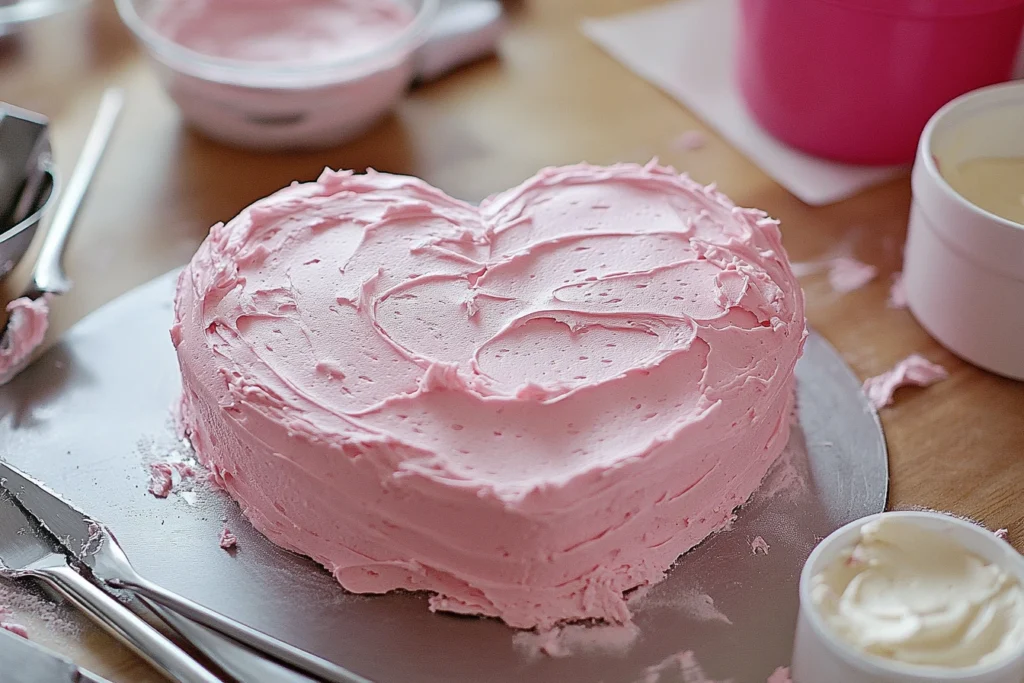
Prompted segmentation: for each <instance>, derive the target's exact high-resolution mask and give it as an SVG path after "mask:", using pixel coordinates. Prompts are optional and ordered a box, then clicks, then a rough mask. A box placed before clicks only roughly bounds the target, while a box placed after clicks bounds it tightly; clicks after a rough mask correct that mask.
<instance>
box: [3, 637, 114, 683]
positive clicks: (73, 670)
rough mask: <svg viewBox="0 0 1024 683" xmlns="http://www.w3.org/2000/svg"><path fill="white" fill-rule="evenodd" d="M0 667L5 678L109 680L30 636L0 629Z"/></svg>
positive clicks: (76, 682)
mask: <svg viewBox="0 0 1024 683" xmlns="http://www.w3.org/2000/svg"><path fill="white" fill-rule="evenodd" d="M0 671H2V672H3V676H4V678H5V680H10V681H25V682H31V681H46V682H47V683H110V681H108V680H107V679H105V678H100V677H99V676H97V675H96V674H94V673H90V672H88V671H84V670H82V669H79V668H78V667H77V666H75V664H74V663H72V662H69V661H68V660H66V659H64V658H63V657H58V656H57V655H55V654H54V653H52V652H50V651H49V650H47V649H45V648H43V647H41V646H39V645H36V644H35V643H33V642H32V641H30V640H27V639H25V638H22V637H20V636H16V635H14V634H13V633H8V632H7V631H4V630H2V629H0Z"/></svg>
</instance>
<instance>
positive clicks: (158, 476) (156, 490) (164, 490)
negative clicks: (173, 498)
mask: <svg viewBox="0 0 1024 683" xmlns="http://www.w3.org/2000/svg"><path fill="white" fill-rule="evenodd" d="M173 488H174V470H173V469H172V468H171V466H170V465H169V464H168V463H166V462H155V463H153V464H152V465H150V466H149V492H150V493H152V494H153V495H154V496H156V497H157V498H166V497H167V496H169V495H170V493H171V489H173Z"/></svg>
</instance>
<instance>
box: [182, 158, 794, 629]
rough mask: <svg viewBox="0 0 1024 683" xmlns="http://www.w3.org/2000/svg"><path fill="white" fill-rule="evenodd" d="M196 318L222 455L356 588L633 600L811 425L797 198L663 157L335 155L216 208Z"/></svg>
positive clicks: (194, 332) (540, 614) (242, 485)
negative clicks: (705, 180) (785, 217)
mask: <svg viewBox="0 0 1024 683" xmlns="http://www.w3.org/2000/svg"><path fill="white" fill-rule="evenodd" d="M175 310H176V322H175V324H174V326H173V328H172V330H171V336H172V339H173V341H174V344H175V346H176V348H177V352H178V357H179V361H180V364H181V371H182V377H183V383H184V396H183V401H182V417H183V422H184V424H185V426H186V429H187V431H188V433H189V435H190V437H191V439H192V442H193V445H194V446H195V447H196V450H197V451H198V453H199V456H200V457H201V458H202V460H203V461H204V462H205V463H207V464H208V465H209V466H210V467H211V468H212V470H213V472H214V473H215V476H217V477H219V478H220V480H221V481H222V482H223V484H224V486H225V487H226V488H227V490H228V491H229V492H230V493H231V494H232V495H233V496H234V497H235V498H236V499H238V500H239V502H240V503H241V504H242V507H243V509H244V511H245V513H246V514H247V515H248V516H249V518H250V519H251V520H252V521H253V523H254V524H255V525H256V526H257V528H259V529H260V530H261V531H262V532H263V533H265V534H266V535H267V536H268V537H269V538H271V539H272V540H274V541H275V542H277V543H279V544H280V545H282V546H284V547H286V548H290V549H293V550H296V551H298V552H301V553H304V554H306V555H310V556H311V557H313V558H315V559H316V560H318V561H319V562H321V563H323V564H324V565H325V566H326V567H327V568H328V569H330V570H331V571H332V572H333V573H334V575H335V576H336V577H337V578H338V580H339V581H340V582H341V584H342V585H343V586H344V587H345V588H347V589H349V590H352V591H356V592H374V593H376V592H385V591H389V590H393V589H397V588H406V589H412V590H420V589H422V590H428V591H432V592H433V593H435V595H434V596H433V597H432V599H431V606H432V608H433V609H439V610H446V611H453V612H463V613H472V614H484V615H492V616H497V617H501V618H502V619H504V620H505V621H506V622H507V623H509V624H511V625H513V626H517V627H534V626H550V625H552V624H554V623H556V622H559V621H564V620H573V619H583V618H597V619H604V620H608V621H612V622H623V621H627V620H628V619H629V612H628V609H627V607H626V604H625V602H624V600H623V597H622V594H623V592H624V591H627V590H629V589H631V588H633V587H635V586H639V585H644V584H648V583H653V582H656V581H658V580H660V579H661V578H662V577H663V575H664V573H665V571H666V570H667V569H668V568H669V566H670V565H671V564H672V563H673V562H674V561H675V560H676V558H678V557H679V555H680V554H682V553H684V552H686V551H687V550H689V549H690V548H691V547H693V546H694V545H695V544H697V543H698V542H700V541H701V540H702V539H703V538H705V537H706V536H707V535H708V534H709V533H711V532H713V531H715V530H717V529H720V528H722V527H723V526H725V525H726V524H727V523H728V521H729V520H730V518H731V516H732V511H733V510H734V509H735V508H736V507H737V506H739V505H740V504H742V503H743V502H744V501H745V500H746V499H747V497H748V496H749V495H750V493H751V492H752V491H753V490H754V489H755V488H756V487H757V485H758V484H759V483H760V481H761V479H762V477H763V476H764V474H765V472H766V470H767V469H768V467H769V465H771V464H772V462H773V461H774V460H775V459H776V457H777V456H778V454H779V453H780V451H781V450H782V448H783V446H784V445H785V443H786V441H787V438H788V434H789V415H790V410H791V408H792V403H793V369H794V365H795V364H796V361H797V357H798V356H799V355H800V351H801V348H802V344H803V338H804V309H803V295H802V293H801V290H800V288H799V286H798V284H797V282H796V279H795V278H794V276H793V273H792V271H791V269H790V267H789V262H788V260H787V258H786V255H785V252H784V251H783V249H782V244H781V239H780V234H779V230H778V227H777V225H776V223H775V222H774V221H772V220H770V219H768V218H766V217H765V215H764V214H763V213H761V212H758V211H753V210H748V209H740V208H736V207H734V206H733V204H732V203H731V202H729V200H728V199H726V198H725V197H724V196H723V195H721V194H719V193H718V192H716V191H714V190H713V189H711V188H704V187H703V186H701V185H698V184H696V183H694V182H693V181H691V180H689V179H688V178H686V177H685V176H680V175H678V174H677V173H676V172H675V171H673V170H672V169H668V168H662V167H658V166H656V165H654V164H653V163H652V164H649V165H648V166H638V165H634V164H621V165H616V166H611V167H594V166H587V165H579V166H570V167H565V168H550V169H545V170H543V171H541V172H540V173H538V174H537V175H536V176H534V177H533V178H531V179H529V180H527V181H526V182H525V183H523V184H522V185H520V186H519V187H517V188H515V189H512V190H509V191H507V192H504V193H502V194H499V195H497V196H494V197H491V198H489V199H487V200H485V201H484V202H483V203H482V204H481V206H480V207H479V208H477V207H474V206H471V205H469V204H465V203H463V202H460V201H457V200H454V199H452V198H450V197H448V196H447V195H445V194H444V193H442V192H440V191H439V190H437V189H435V188H433V187H431V186H429V185H427V184H426V183H424V182H422V181H420V180H418V179H415V178H410V177H405V176H395V175H387V174H383V173H373V172H370V173H368V174H366V175H354V174H352V173H349V172H333V171H325V172H324V173H323V175H322V176H321V177H320V178H319V180H318V181H317V182H315V183H309V184H302V185H298V184H296V185H293V186H292V187H290V188H287V189H285V190H282V191H281V192H278V193H277V194H275V195H273V196H271V197H269V198H267V199H264V200H262V201H259V202H257V203H256V204H254V205H253V206H251V207H249V208H248V209H246V210H245V211H243V212H242V213H241V214H240V215H239V216H238V217H237V218H235V219H234V220H232V221H231V222H230V223H228V224H227V225H216V226H214V227H213V229H212V230H211V232H210V236H209V238H208V239H207V240H206V241H205V242H204V243H203V245H202V246H201V247H200V249H199V251H198V253H197V254H196V256H195V257H194V259H193V260H192V263H191V264H190V265H189V266H188V268H186V269H185V271H184V272H183V273H182V276H181V279H180V282H179V285H178V292H177V297H176V307H175Z"/></svg>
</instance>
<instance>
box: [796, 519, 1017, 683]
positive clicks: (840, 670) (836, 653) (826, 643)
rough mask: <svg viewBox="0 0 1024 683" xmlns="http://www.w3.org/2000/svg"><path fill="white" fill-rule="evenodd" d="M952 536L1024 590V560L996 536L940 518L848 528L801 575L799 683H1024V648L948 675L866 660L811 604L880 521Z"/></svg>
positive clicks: (830, 540) (821, 547)
mask: <svg viewBox="0 0 1024 683" xmlns="http://www.w3.org/2000/svg"><path fill="white" fill-rule="evenodd" d="M883 516H884V517H887V518H889V519H898V520H900V521H902V522H908V523H912V524H916V525H919V526H921V527H922V528H924V529H929V530H931V531H937V532H941V533H945V534H949V536H950V537H951V538H953V539H954V540H955V541H956V542H957V543H959V544H961V545H962V546H963V547H965V548H966V549H967V550H969V551H970V552H973V553H975V554H976V555H978V556H980V557H982V558H984V559H985V560H987V561H988V562H991V563H993V564H996V565H998V566H1000V567H1002V568H1003V569H1005V570H1007V571H1008V572H1010V573H1012V574H1013V575H1014V576H1016V577H1017V580H1018V581H1020V582H1021V584H1024V559H1022V558H1021V556H1020V555H1019V554H1017V551H1015V550H1014V549H1013V548H1012V547H1011V546H1010V544H1008V543H1006V542H1005V541H1002V540H1000V539H999V538H997V537H996V535H995V534H993V533H992V532H991V531H988V530H987V529H985V528H983V527H980V526H978V525H976V524H972V523H970V522H967V521H965V520H962V519H957V518H956V517H951V516H949V515H944V514H942V513H939V512H882V513H880V514H877V515H870V516H868V517H864V518H863V519H858V520H857V521H855V522H851V523H850V524H847V525H846V526H844V527H843V528H841V529H839V530H838V531H835V532H833V533H832V534H831V535H829V536H828V538H826V539H825V540H824V541H822V542H821V543H819V544H818V547H817V548H815V549H814V552H812V553H811V556H810V557H809V558H807V562H806V563H805V564H804V568H803V571H802V572H801V574H800V616H799V617H798V621H797V631H796V644H795V646H794V649H793V665H792V671H793V674H792V675H793V681H794V683H935V682H936V681H939V682H941V683H1021V681H1024V646H1022V647H1021V648H1020V650H1019V651H1018V652H1017V653H1015V654H1014V655H1012V656H1010V657H1007V658H1006V659H1003V660H1001V661H998V662H995V663H993V664H986V665H984V666H973V667H965V668H960V669H945V668H937V667H925V666H919V665H911V664H904V663H901V662H893V661H889V660H887V659H882V658H881V657H874V656H871V655H867V654H864V653H863V652H860V651H859V650H857V649H855V648H854V647H852V646H851V645H849V644H848V643H846V642H845V641H843V640H841V639H840V638H839V637H838V636H837V635H836V634H835V633H833V631H832V629H831V628H830V627H829V626H828V624H826V623H825V619H824V618H823V617H822V616H821V614H820V613H819V612H818V610H817V607H816V606H815V604H814V602H813V601H812V600H811V580H812V579H813V578H814V576H816V575H817V574H819V573H820V572H821V571H822V570H824V569H825V568H826V567H827V566H828V565H830V564H831V563H832V562H834V561H835V560H836V559H837V558H838V557H839V556H840V554H841V553H842V552H843V551H845V550H847V549H848V548H850V547H851V546H853V545H854V544H856V542H857V540H858V539H859V538H860V530H861V527H863V526H864V525H865V524H867V523H868V522H872V521H874V520H876V519H879V518H880V517H883Z"/></svg>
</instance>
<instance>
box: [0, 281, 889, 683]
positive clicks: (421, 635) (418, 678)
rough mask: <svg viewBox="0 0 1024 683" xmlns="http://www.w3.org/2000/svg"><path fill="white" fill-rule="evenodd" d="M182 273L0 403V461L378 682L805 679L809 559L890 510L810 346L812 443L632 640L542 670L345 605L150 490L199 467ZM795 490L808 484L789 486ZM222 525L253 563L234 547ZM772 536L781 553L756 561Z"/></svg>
mask: <svg viewBox="0 0 1024 683" xmlns="http://www.w3.org/2000/svg"><path fill="white" fill-rule="evenodd" d="M175 277H176V273H169V274H167V275H165V276H163V277H161V278H158V279H157V280H154V281H153V282H151V283H149V284H147V285H144V286H143V287H140V288H139V289H137V290H135V291H133V292H130V293H128V294H126V295H125V296H123V297H121V298H120V299H118V300H116V301H114V302H112V303H110V304H108V305H107V306H105V307H104V308H102V309H100V310H99V311H97V312H95V313H94V314H92V315H90V316H89V317H87V318H86V319H84V320H83V321H82V322H80V323H79V324H78V325H77V326H76V327H74V328H73V329H72V330H71V331H70V332H69V333H68V334H67V335H66V336H65V337H64V339H63V341H62V342H61V343H60V344H59V345H57V346H56V347H54V348H53V349H51V350H50V351H48V352H47V353H46V354H45V355H43V356H42V357H41V358H40V359H39V360H38V361H36V362H35V363H34V364H33V365H32V366H31V367H30V368H28V369H27V370H26V371H25V372H24V373H23V374H22V375H21V376H20V377H18V378H17V379H16V380H15V381H14V382H12V383H11V384H10V385H8V386H7V387H5V388H3V389H0V457H3V458H5V459H7V460H9V461H10V462H11V463H13V464H14V465H16V466H18V467H20V468H23V469H24V470H26V471H27V472H29V473H31V474H33V475H35V476H37V477H39V478H41V479H42V480H44V481H46V482H47V483H49V484H50V485H51V486H52V487H54V488H55V489H56V490H58V491H60V492H62V493H64V494H65V495H66V496H68V497H69V498H70V499H72V500H73V501H74V502H75V503H77V504H78V505H79V506H81V507H82V508H84V509H85V510H86V511H87V512H88V513H89V514H91V515H94V516H95V517H96V518H98V519H100V520H102V521H104V522H106V523H107V524H108V525H109V526H110V527H111V528H112V529H113V530H114V531H115V533H116V534H117V537H118V539H119V540H120V541H121V544H122V546H123V547H124V549H125V550H126V551H127V552H128V555H129V557H130V558H131V559H132V562H133V563H134V564H135V565H136V567H137V568H138V569H139V570H140V571H141V572H142V573H143V574H144V575H146V576H148V577H149V578H151V579H153V580H155V581H157V582H158V583H161V584H163V585H165V586H167V587H168V588H170V589H172V590H175V591H178V592H180V593H182V594H184V595H186V596H188V597H190V598H192V599H194V600H196V601H198V602H200V603H203V604H205V605H208V606H210V607H212V608H214V609H216V610H220V611H222V612H224V613H226V614H229V615H231V616H233V617H235V618H237V619H239V620H241V621H243V622H245V623H247V624H249V625H250V626H253V627H255V628H257V629H260V630H262V631H266V632H268V633H272V634H274V635H276V636H278V637H280V638H282V639H284V640H286V641H289V642H291V643H294V644H295V645H297V646H299V647H302V648H305V649H308V650H310V651H312V652H315V653H317V654H319V655H321V656H323V657H326V658H327V659H330V660H333V661H335V662H337V663H339V664H341V665H343V666H345V667H348V668H349V669H351V670H353V671H355V672H357V673H359V674H361V675H363V676H366V677H367V678H370V679H372V680H374V681H378V682H379V683H399V682H401V683H425V682H428V681H429V682H441V681H444V682H449V681H473V682H481V683H483V682H493V683H512V682H519V681H531V682H534V683H564V682H566V681H572V682H574V683H577V682H578V683H598V682H601V683H632V682H633V681H638V680H643V679H644V678H645V675H646V671H647V669H648V667H652V666H657V665H658V664H659V663H661V662H663V661H665V660H666V658H669V657H671V656H672V655H674V654H676V653H681V652H686V651H689V652H692V653H693V654H694V656H695V657H696V659H697V660H698V661H699V662H700V664H701V666H702V667H703V670H704V673H705V674H706V676H707V677H708V678H709V679H711V680H716V681H717V680H725V679H731V680H733V681H736V682H737V683H762V682H763V681H765V679H766V678H767V677H768V676H769V675H770V674H771V673H772V671H773V670H774V669H775V668H776V667H778V666H783V665H788V664H789V659H790V652H791V648H792V640H793V632H794V628H795V622H796V613H797V579H798V577H799V574H800V568H801V566H802V564H803V561H804V560H805V559H806V557H807V555H808V554H809V553H810V551H811V548H812V547H813V546H814V544H815V543H816V542H817V540H819V539H820V538H822V537H824V536H825V535H827V534H828V533H830V532H831V531H832V530H834V529H836V528H837V527H839V526H841V525H842V524H844V523H846V522H849V521H851V520H853V519H856V518H858V517H861V516H864V515H867V514H871V513H874V512H879V511H881V510H882V509H883V508H884V506H885V500H886V493H887V487H888V463H887V456H886V447H885V440H884V438H883V435H882V431H881V426H880V423H879V421H878V416H877V414H876V413H875V411H874V410H873V409H872V408H871V406H870V405H869V404H868V403H867V401H866V400H865V398H864V397H863V396H862V394H861V392H860V386H859V383H858V382H857V380H856V378H855V377H854V376H853V374H852V373H851V372H850V370H849V369H848V368H847V367H846V365H845V364H844V363H843V361H842V359H841V358H840V356H839V355H838V353H836V351H835V350H834V349H833V348H832V347H831V346H830V345H829V344H828V343H827V342H826V341H825V340H824V339H823V338H821V337H820V336H818V335H816V334H812V335H811V336H810V338H809V339H808V340H807V347H806V351H805V354H804V356H803V358H802V359H801V360H800V362H799V364H798V365H797V376H798V404H799V409H798V414H799V423H800V428H799V429H795V430H794V432H793V436H792V438H791V440H790V443H789V445H788V447H787V452H786V454H785V455H784V461H783V462H782V464H781V465H780V466H779V468H777V470H776V471H774V472H773V473H772V474H770V475H769V480H768V481H767V482H766V485H765V486H763V487H762V490H761V491H760V492H759V493H756V494H755V495H754V497H753V498H752V499H751V501H750V502H749V503H748V504H747V505H746V506H744V508H742V509H741V510H740V511H739V513H738V516H737V519H736V521H735V523H734V525H733V526H732V528H731V530H729V531H726V532H722V533H719V534H716V535H714V536H712V537H711V538H709V539H708V540H706V541H705V542H704V543H702V544H701V545H700V546H698V547H697V548H695V549H694V550H692V551H691V552H689V553H687V554H686V555H685V556H683V557H682V558H681V559H680V560H679V562H678V563H677V564H676V566H675V567H674V568H673V569H672V570H671V571H670V572H669V575H668V577H667V579H666V580H665V581H663V582H662V583H660V584H658V585H657V586H655V587H653V588H652V589H650V590H649V591H648V592H647V593H646V595H644V596H642V597H638V598H636V599H634V600H633V601H632V604H633V606H634V609H633V612H634V615H635V618H634V623H635V631H632V632H631V634H627V635H628V636H629V637H626V638H623V637H622V634H623V632H622V631H621V630H620V631H617V632H607V633H605V634H604V635H607V636H608V637H604V635H602V632H594V633H593V634H592V633H591V632H590V631H587V632H585V633H582V636H584V637H583V638H582V639H581V638H580V637H579V636H581V633H580V632H579V631H580V630H579V629H577V630H576V631H575V632H574V633H575V636H574V638H567V641H566V642H568V644H569V651H570V654H569V656H564V657H551V656H546V655H543V654H540V655H538V654H537V652H536V648H535V647H533V646H532V645H535V644H536V642H535V641H536V639H534V641H531V637H532V636H530V635H529V634H525V635H524V634H523V633H518V635H517V632H516V631H513V630H512V629H510V628H508V627H506V626H505V625H503V624H502V623H501V622H500V621H497V620H495V619H481V618H474V617H460V616H453V615H446V614H434V613H431V612H430V611H429V609H428V606H427V598H426V596H425V595H421V594H410V593H395V594H389V595H384V596H366V595H353V594H349V593H347V592H346V591H344V590H343V589H341V588H340V586H338V584H337V583H336V582H335V581H334V579H333V578H332V577H331V576H330V574H329V573H328V572H326V571H325V570H323V569H322V568H320V567H319V566H318V565H316V564H315V563H314V562H312V561H311V560H308V559H306V558H303V557H299V556H297V555H294V554H292V553H289V552H287V551H284V550H281V549H279V548H277V547H276V546H274V545H273V544H271V543H270V542H269V541H267V540H266V539H264V538H263V537H262V536H261V535H260V534H258V533H257V532H256V531H255V530H254V529H253V528H252V527H251V526H250V525H249V524H248V522H246V521H245V519H244V518H243V517H242V515H241V513H240V511H239V508H238V506H237V505H236V504H235V503H234V502H232V501H231V500H230V499H229V498H228V497H227V496H226V494H223V493H222V492H220V491H217V490H214V489H212V488H210V487H209V486H208V485H204V484H202V483H197V484H196V485H195V490H194V491H193V493H191V494H189V493H185V494H184V495H183V494H182V493H181V491H182V488H181V487H179V492H178V493H175V494H172V495H171V496H170V497H169V498H167V499H165V500H160V499H157V498H155V497H153V496H152V495H150V494H149V493H148V492H147V483H148V468H147V465H148V463H150V462H153V461H155V460H162V459H167V458H172V459H173V458H175V457H188V456H189V455H191V454H190V452H189V450H188V448H187V446H184V445H183V444H182V443H181V442H180V441H179V440H178V439H177V438H176V437H175V434H174V429H173V424H172V420H171V412H170V407H171V405H172V404H173V402H174V400H175V399H176V397H177V393H178V391H179V386H180V385H179V378H178V370H177V359H176V358H175V355H174V351H173V349H172V347H171V343H170V339H169V336H168V328H169V326H170V323H171V317H172V312H171V300H172V296H173V290H174V281H175ZM787 470H788V471H787ZM794 471H795V472H796V473H798V474H796V475H794ZM787 477H788V480H794V479H795V481H796V483H795V484H793V483H791V485H790V486H788V487H786V486H784V483H785V481H786V480H787ZM188 488H189V486H188V485H187V482H186V486H185V487H184V489H188ZM780 488H781V489H782V490H780V491H778V492H777V493H775V494H774V495H766V491H765V490H766V489H768V491H767V493H771V489H780ZM225 526H227V527H228V528H229V529H231V530H232V531H233V532H234V533H235V534H236V535H237V537H238V548H237V551H236V552H233V553H229V552H226V551H224V550H222V549H221V548H220V547H219V545H218V535H219V534H220V531H221V529H222V528H224V527H225ZM758 536H760V537H761V538H762V539H763V540H764V541H765V542H766V543H767V545H768V546H769V550H768V553H767V554H763V552H758V553H756V554H755V552H754V549H753V548H752V543H754V540H755V539H756V537H758ZM568 633H569V632H566V635H568ZM590 635H594V636H596V637H595V638H594V639H593V640H594V641H595V642H604V645H597V644H593V645H591V644H590V641H589V640H588V639H587V638H589V636H590ZM576 641H580V642H576ZM531 643H532V645H531ZM661 671H662V673H661V675H660V677H656V678H658V680H659V683H676V682H677V681H683V680H684V674H683V673H681V672H680V671H679V669H678V668H676V669H675V670H674V671H675V672H674V673H673V670H671V667H669V666H665V667H662V670H661ZM686 676H688V674H687V675H686ZM686 680H691V678H686Z"/></svg>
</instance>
